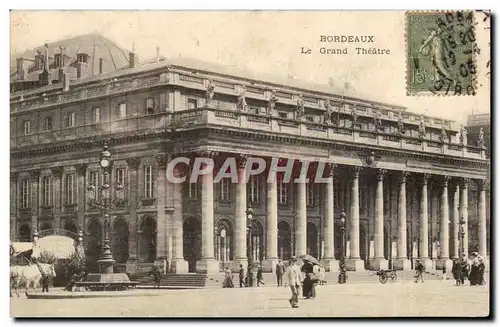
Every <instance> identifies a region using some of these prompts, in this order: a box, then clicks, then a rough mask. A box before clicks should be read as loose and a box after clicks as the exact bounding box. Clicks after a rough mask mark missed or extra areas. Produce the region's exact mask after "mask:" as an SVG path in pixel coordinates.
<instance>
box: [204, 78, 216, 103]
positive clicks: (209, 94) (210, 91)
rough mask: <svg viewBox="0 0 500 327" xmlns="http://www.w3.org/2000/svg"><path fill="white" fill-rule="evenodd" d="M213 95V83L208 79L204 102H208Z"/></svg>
mask: <svg viewBox="0 0 500 327" xmlns="http://www.w3.org/2000/svg"><path fill="white" fill-rule="evenodd" d="M214 95H215V84H214V82H213V81H212V80H208V85H207V92H206V93H205V100H206V104H207V105H208V104H210V102H212V99H213V98H214Z"/></svg>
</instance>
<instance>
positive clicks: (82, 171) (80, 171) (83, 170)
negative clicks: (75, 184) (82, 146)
mask: <svg viewBox="0 0 500 327" xmlns="http://www.w3.org/2000/svg"><path fill="white" fill-rule="evenodd" d="M75 168H76V172H77V173H78V175H85V173H86V172H87V164H86V163H82V164H77V165H75Z"/></svg>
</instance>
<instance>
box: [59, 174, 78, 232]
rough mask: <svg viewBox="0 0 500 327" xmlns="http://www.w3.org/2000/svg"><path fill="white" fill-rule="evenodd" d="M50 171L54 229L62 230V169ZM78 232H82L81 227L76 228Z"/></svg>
mask: <svg viewBox="0 0 500 327" xmlns="http://www.w3.org/2000/svg"><path fill="white" fill-rule="evenodd" d="M51 171H52V206H53V208H54V210H53V212H54V228H63V227H64V226H61V202H62V201H61V200H62V192H63V190H62V188H61V185H62V175H63V168H62V167H54V168H51ZM78 230H83V226H78Z"/></svg>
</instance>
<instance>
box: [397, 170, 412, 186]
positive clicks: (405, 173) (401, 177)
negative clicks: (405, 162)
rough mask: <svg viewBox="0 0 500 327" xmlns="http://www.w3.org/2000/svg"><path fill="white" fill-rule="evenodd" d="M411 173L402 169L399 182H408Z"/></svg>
mask: <svg viewBox="0 0 500 327" xmlns="http://www.w3.org/2000/svg"><path fill="white" fill-rule="evenodd" d="M409 175H410V174H409V173H408V172H407V171H402V172H401V173H400V174H399V184H405V183H406V179H407V178H408V176H409Z"/></svg>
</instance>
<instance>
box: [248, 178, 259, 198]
mask: <svg viewBox="0 0 500 327" xmlns="http://www.w3.org/2000/svg"><path fill="white" fill-rule="evenodd" d="M259 184H260V183H259V176H255V175H254V176H251V177H250V180H249V183H248V194H249V199H250V202H259V201H260V197H259V187H260V185H259Z"/></svg>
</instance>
